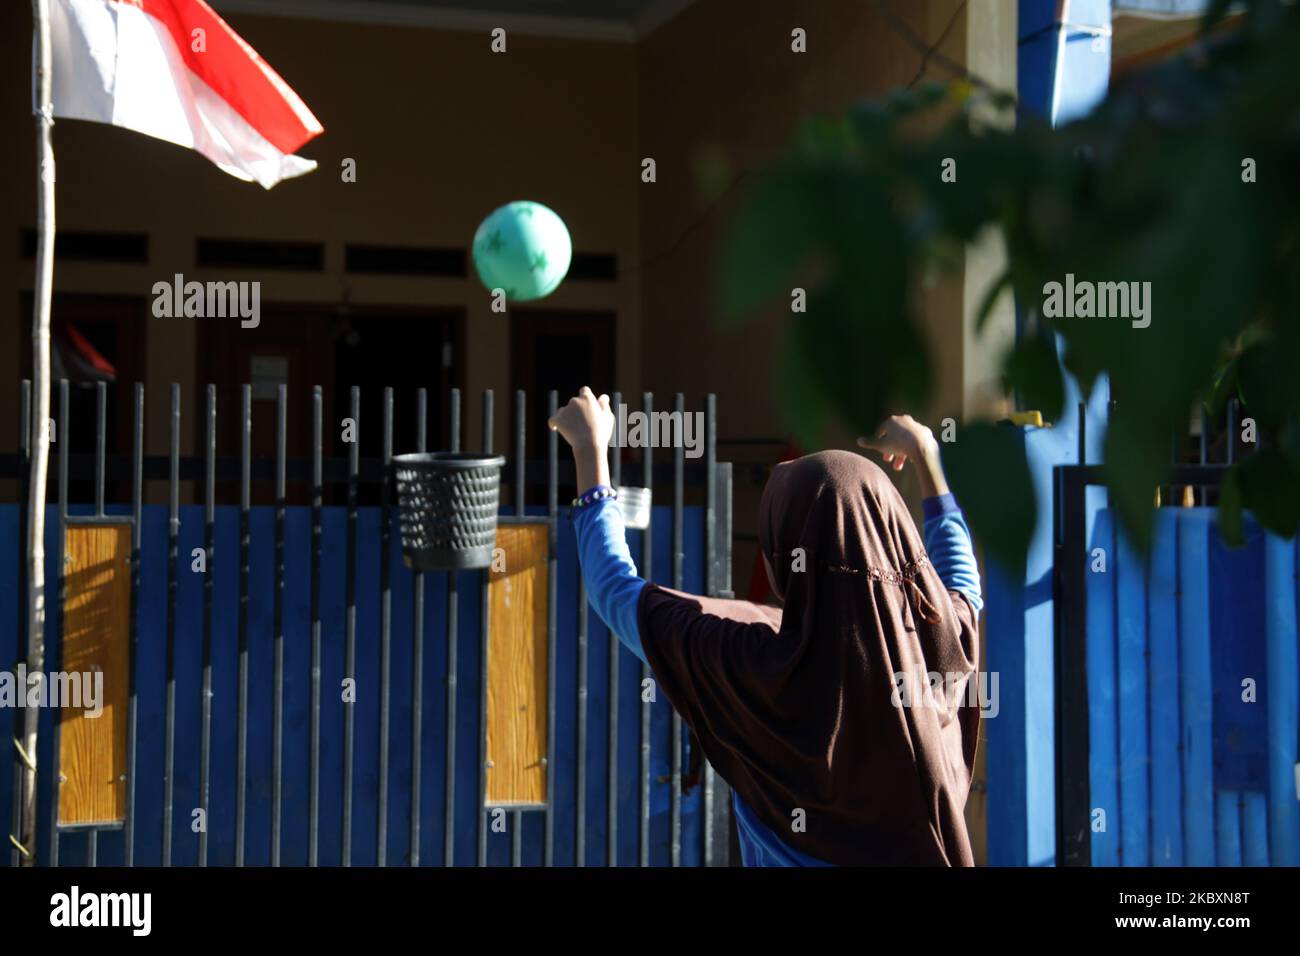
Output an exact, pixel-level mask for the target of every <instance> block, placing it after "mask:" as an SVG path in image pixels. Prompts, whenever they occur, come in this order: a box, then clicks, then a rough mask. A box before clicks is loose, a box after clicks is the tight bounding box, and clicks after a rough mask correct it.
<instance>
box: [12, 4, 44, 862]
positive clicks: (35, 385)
mask: <svg viewBox="0 0 1300 956" xmlns="http://www.w3.org/2000/svg"><path fill="white" fill-rule="evenodd" d="M32 19H33V30H34V38H35V43H34V45H33V56H34V59H35V63H34V71H35V75H34V82H33V84H32V93H33V102H32V111H33V113H34V114H35V117H36V170H37V183H38V186H37V196H38V205H37V213H36V289H35V296H34V305H33V308H32V392H33V395H34V398H35V401H33V402H32V420H31V425H30V427H31V435H32V439H33V445H32V460H31V480H30V482H29V489H28V498H27V535H28V538H27V560H28V567H27V681H28V686H29V693H30V688H31V686H32V685H33V684H35V685H37V686H39V684H40V682H41V681H42V680H44V679H45V480H46V475H47V474H48V472H49V460H50V432H49V426H48V422H49V420H50V296H51V294H52V292H53V288H54V147H53V144H52V142H51V137H50V128H51V127H52V126H53V125H54V105H53V97H52V95H51V68H52V64H51V59H50V56H51V54H50V0H32ZM40 713H41V712H40V708H38V707H25V708H23V736H22V741H21V743H19V742H17V741H15V744H16V746H17V747H18V759H19V761H20V762H21V763H22V787H21V790H20V796H19V800H20V802H21V804H20V805H21V809H20V816H19V828H18V829H19V836H18V843H19V846H18V852H19V854H20V855H21V857H22V861H21V862H22V865H23V866H34V865H35V864H36V734H37V730H38V728H39V726H40Z"/></svg>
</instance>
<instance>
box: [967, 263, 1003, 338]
mask: <svg viewBox="0 0 1300 956" xmlns="http://www.w3.org/2000/svg"><path fill="white" fill-rule="evenodd" d="M1011 289H1012V284H1011V270H1010V269H1007V270H1006V271H1005V272H1003V273H1002V274H1001V275H1000V276H998V277H997V279H995V280H994V281H993V284H992V285H990V286H989V287H988V289H986V290H985V291H984V296H983V298H981V299H980V307H979V311H978V312H976V313H975V331H976V332H981V333H982V332H983V331H984V326H985V325H986V324H987V323H988V320H989V316H990V315H992V314H993V309H994V308H995V307H996V306H997V304H998V300H999V299H1000V298H1002V295H1003V293H1006V292H1009V291H1011Z"/></svg>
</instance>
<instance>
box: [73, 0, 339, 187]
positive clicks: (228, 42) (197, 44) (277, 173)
mask: <svg viewBox="0 0 1300 956" xmlns="http://www.w3.org/2000/svg"><path fill="white" fill-rule="evenodd" d="M50 30H51V35H52V45H53V59H54V74H53V78H52V79H53V86H54V115H55V116H63V117H67V118H69V119H82V120H91V121H93V122H97V123H111V124H112V125H114V126H124V127H126V128H127V129H133V130H135V131H137V132H139V133H144V134H146V135H148V136H155V137H157V138H158V139H163V140H166V141H167V142H169V143H176V144H177V145H178V146H185V147H187V148H188V149H193V150H197V151H198V152H200V153H202V154H203V155H204V156H206V157H207V158H208V159H210V160H212V161H213V162H214V163H216V164H217V165H218V166H220V167H221V168H222V169H224V170H225V171H226V172H228V173H230V175H232V176H237V177H238V178H240V179H243V180H247V181H255V182H258V183H260V184H261V185H262V186H264V187H266V188H267V189H270V188H271V187H272V186H274V185H275V184H276V183H278V182H279V181H280V180H282V179H288V178H289V177H290V176H300V175H302V174H303V173H307V172H311V171H312V170H313V169H315V168H316V163H315V162H313V161H312V160H309V159H303V158H302V157H301V156H295V155H293V153H294V151H295V150H296V149H298V148H299V147H300V146H302V144H303V143H305V142H307V141H308V140H309V139H311V138H312V137H313V136H316V135H318V134H319V133H321V132H322V131H323V127H322V126H321V125H320V123H319V122H317V120H316V117H315V116H313V115H312V114H311V110H309V109H307V105H306V104H305V103H303V101H302V100H301V99H299V98H298V94H297V93H295V92H294V91H293V90H291V89H290V88H289V85H288V84H287V83H285V82H284V80H282V79H281V78H280V76H279V74H277V73H276V72H275V71H274V70H272V69H271V68H270V67H269V66H268V65H267V64H266V61H265V60H263V59H262V58H261V57H260V56H258V54H257V51H256V50H254V49H253V48H252V47H251V46H249V45H248V44H247V43H245V42H244V40H243V39H242V38H241V37H240V36H239V35H238V34H237V33H235V31H234V30H232V29H230V27H229V26H227V24H226V22H225V21H224V20H222V19H221V18H220V17H219V16H217V14H216V13H215V12H213V10H212V8H211V7H209V6H208V5H207V4H206V3H204V2H203V0H52V2H51V4H50Z"/></svg>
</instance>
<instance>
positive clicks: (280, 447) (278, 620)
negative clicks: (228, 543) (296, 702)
mask: <svg viewBox="0 0 1300 956" xmlns="http://www.w3.org/2000/svg"><path fill="white" fill-rule="evenodd" d="M288 418H289V386H288V385H284V384H281V385H277V386H276V392H275V645H274V659H273V661H272V671H271V683H272V690H271V695H272V696H271V865H272V866H279V865H280V843H281V833H280V820H281V816H282V811H283V806H282V804H283V801H284V534H285V521H286V516H285V515H286V513H285V496H286V487H285V485H286V482H285V457H286V453H287V450H288V449H287V441H288V431H289V421H288Z"/></svg>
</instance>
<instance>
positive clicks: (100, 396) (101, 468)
mask: <svg viewBox="0 0 1300 956" xmlns="http://www.w3.org/2000/svg"><path fill="white" fill-rule="evenodd" d="M107 449H108V383H107V382H96V383H95V515H96V517H99V518H102V517H104V483H105V472H106V471H107V468H106V467H105V459H106V457H107ZM66 565H67V559H66V557H65V559H64V562H63V565H62V566H61V567H66ZM64 583H65V584H66V582H64ZM65 593H66V592H64V591H61V592H60V597H59V603H60V611H59V614H60V621H62V613H63V612H62V602H63V595H64V594H65ZM59 635H60V636H59V640H60V642H62V640H63V637H62V635H63V628H62V626H61V625H60V628H59ZM62 656H63V655H62V652H61V651H60V654H59V657H60V660H61V659H62ZM60 667H62V664H60ZM128 681H129V678H128ZM55 812H56V813H57V812H58V811H57V810H56V811H55ZM98 859H99V830H98V829H97V828H92V829H91V830H89V831H87V833H86V865H87V866H98Z"/></svg>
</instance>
